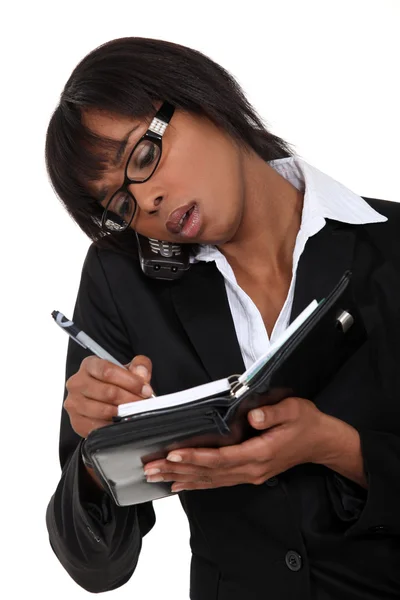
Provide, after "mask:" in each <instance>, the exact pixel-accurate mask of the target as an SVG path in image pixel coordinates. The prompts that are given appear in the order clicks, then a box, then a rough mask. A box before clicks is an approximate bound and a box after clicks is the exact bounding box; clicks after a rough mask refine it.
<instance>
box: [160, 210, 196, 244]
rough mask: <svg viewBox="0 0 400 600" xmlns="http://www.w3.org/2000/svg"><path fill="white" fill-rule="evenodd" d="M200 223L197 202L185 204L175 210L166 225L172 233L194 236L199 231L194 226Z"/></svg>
mask: <svg viewBox="0 0 400 600" xmlns="http://www.w3.org/2000/svg"><path fill="white" fill-rule="evenodd" d="M198 221H199V209H198V205H197V203H196V202H191V203H190V204H185V205H184V206H181V207H180V208H177V209H176V210H174V211H173V212H172V213H171V214H170V215H169V217H168V219H167V222H166V224H165V226H166V228H167V229H168V231H169V232H170V233H173V234H175V235H177V234H178V235H179V234H180V235H184V236H192V235H193V232H195V230H196V229H197V228H196V227H194V225H195V224H196V223H197V222H198Z"/></svg>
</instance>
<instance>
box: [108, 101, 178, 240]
mask: <svg viewBox="0 0 400 600" xmlns="http://www.w3.org/2000/svg"><path fill="white" fill-rule="evenodd" d="M174 112H175V107H174V106H173V105H172V104H170V103H169V102H163V104H162V106H161V107H160V109H159V110H158V111H157V113H156V115H155V117H154V118H153V120H152V121H151V123H150V126H149V128H148V130H147V131H146V133H145V134H144V135H142V137H141V138H140V140H138V141H137V143H136V144H135V146H134V147H133V149H132V151H131V152H130V154H129V156H128V159H127V161H126V164H125V170H124V181H123V183H122V185H121V186H120V187H119V188H118V189H117V190H116V191H115V192H114V193H113V195H112V196H111V198H110V200H109V201H108V202H107V205H106V207H105V209H104V211H103V214H102V217H101V228H102V229H103V230H105V231H108V232H110V231H111V229H110V228H108V227H107V226H106V224H105V221H106V216H107V213H108V208H109V206H110V205H111V203H112V201H113V200H114V198H115V196H117V195H118V194H120V193H121V192H123V193H126V194H128V195H129V196H130V197H131V198H132V200H133V203H134V206H135V208H134V210H133V213H132V216H131V218H130V219H129V221H125V222H124V224H123V226H121V229H119V230H117V231H115V230H113V232H119V231H125V230H126V229H127V228H128V227H129V226H130V224H131V223H132V221H133V218H134V216H135V214H136V209H137V202H136V199H135V197H134V195H133V194H132V192H131V191H130V190H129V189H128V185H130V184H131V183H135V184H139V183H146V181H148V180H149V179H150V177H152V176H153V175H154V172H155V170H156V169H157V167H158V165H159V163H160V160H161V155H162V138H163V135H164V133H165V130H166V128H167V126H168V124H169V122H170V121H171V119H172V116H173V114H174ZM146 140H149V141H151V142H153V143H154V144H156V146H158V147H159V149H160V154H159V156H158V159H157V162H156V164H155V165H154V169H153V170H152V172H151V173H150V175H149V176H148V177H146V179H141V180H140V181H138V180H136V179H131V178H130V177H128V166H129V162H130V160H131V158H132V156H133V154H134V152H135V150H136V148H137V147H138V146H139V144H141V143H142V142H143V141H146ZM110 212H111V211H110ZM115 216H116V218H118V215H115ZM121 220H122V219H121Z"/></svg>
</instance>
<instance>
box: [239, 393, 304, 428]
mask: <svg viewBox="0 0 400 600" xmlns="http://www.w3.org/2000/svg"><path fill="white" fill-rule="evenodd" d="M301 402H302V399H301V398H293V397H291V398H286V399H285V400H282V401H281V402H278V403H277V404H273V405H271V406H260V407H259V408H256V409H254V410H252V411H250V412H249V413H248V420H249V423H250V425H251V426H252V427H254V429H269V428H271V427H276V426H277V425H283V424H284V423H287V422H288V421H294V420H295V419H297V418H298V416H299V412H300V408H301V407H300V404H301Z"/></svg>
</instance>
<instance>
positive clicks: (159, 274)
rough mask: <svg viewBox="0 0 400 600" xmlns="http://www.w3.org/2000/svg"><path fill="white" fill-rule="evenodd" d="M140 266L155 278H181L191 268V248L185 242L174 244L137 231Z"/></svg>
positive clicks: (170, 279)
mask: <svg viewBox="0 0 400 600" xmlns="http://www.w3.org/2000/svg"><path fill="white" fill-rule="evenodd" d="M136 237H137V241H138V251H139V259H140V266H141V269H142V271H143V273H144V274H145V275H148V276H149V277H152V278H153V279H164V280H168V281H173V280H175V279H180V278H181V277H182V275H184V274H185V273H186V272H187V271H188V270H189V268H190V261H189V249H188V248H186V247H185V246H186V245H185V244H182V245H180V244H173V243H171V242H164V241H161V240H155V239H152V238H146V237H144V236H142V235H139V234H138V233H136Z"/></svg>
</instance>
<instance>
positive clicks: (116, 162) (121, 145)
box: [96, 125, 140, 204]
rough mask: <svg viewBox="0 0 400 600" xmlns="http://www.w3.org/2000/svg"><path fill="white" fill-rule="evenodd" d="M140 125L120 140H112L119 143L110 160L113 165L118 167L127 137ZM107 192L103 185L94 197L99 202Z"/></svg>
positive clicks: (136, 126)
mask: <svg viewBox="0 0 400 600" xmlns="http://www.w3.org/2000/svg"><path fill="white" fill-rule="evenodd" d="M139 127H140V125H135V127H133V128H132V129H131V130H130V131H128V132H127V133H126V135H125V136H124V137H123V139H122V140H113V141H114V142H115V143H116V144H119V146H118V148H117V152H116V154H115V157H114V160H113V161H112V164H113V166H115V167H118V166H120V164H121V160H122V157H123V155H124V153H125V150H126V146H127V144H128V141H129V138H130V136H131V135H132V133H133V132H134V131H136V130H137V129H139ZM108 193H109V188H108V187H107V186H103V187H102V188H100V189H99V191H98V194H97V195H96V199H97V200H98V202H100V204H101V203H102V202H103V201H104V200H105V199H106V198H107V196H108Z"/></svg>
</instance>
